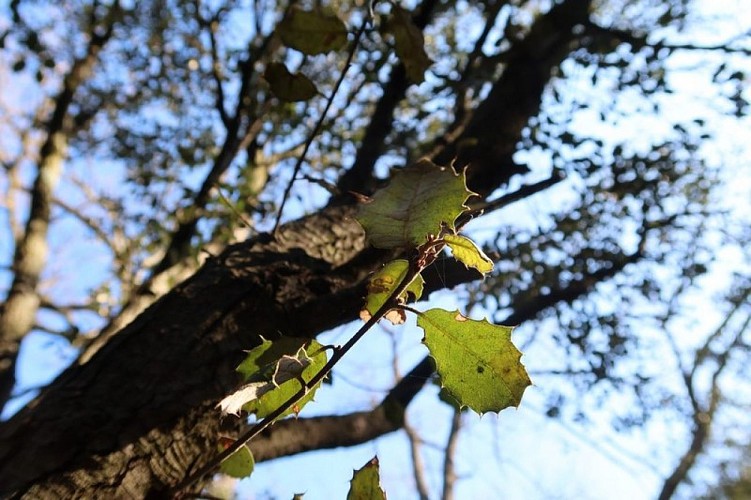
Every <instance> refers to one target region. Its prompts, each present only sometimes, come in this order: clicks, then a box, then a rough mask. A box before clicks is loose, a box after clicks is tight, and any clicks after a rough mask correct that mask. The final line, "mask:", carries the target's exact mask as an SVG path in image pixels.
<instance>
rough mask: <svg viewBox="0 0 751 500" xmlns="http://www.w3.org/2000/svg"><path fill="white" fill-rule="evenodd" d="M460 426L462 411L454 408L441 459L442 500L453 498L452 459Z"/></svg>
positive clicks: (453, 475) (454, 481)
mask: <svg viewBox="0 0 751 500" xmlns="http://www.w3.org/2000/svg"><path fill="white" fill-rule="evenodd" d="M461 427H462V411H461V410H460V409H459V408H454V414H453V416H452V417H451V430H450V431H449V437H448V441H447V443H446V452H445V454H444V459H443V495H442V496H441V498H442V500H454V484H455V483H456V470H455V465H454V459H455V458H456V449H457V444H458V442H459V430H460V429H461Z"/></svg>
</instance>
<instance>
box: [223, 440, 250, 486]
mask: <svg viewBox="0 0 751 500" xmlns="http://www.w3.org/2000/svg"><path fill="white" fill-rule="evenodd" d="M220 451H221V450H220ZM254 467H255V460H253V454H252V453H251V452H250V449H249V448H248V447H247V446H242V447H240V449H238V450H237V451H236V452H234V453H233V454H232V455H230V456H229V457H228V458H227V459H226V460H225V461H224V462H222V464H221V465H220V466H219V470H220V471H221V472H223V473H224V474H227V475H228V476H231V477H236V478H238V479H242V478H244V477H248V476H250V475H251V474H252V473H253V468H254Z"/></svg>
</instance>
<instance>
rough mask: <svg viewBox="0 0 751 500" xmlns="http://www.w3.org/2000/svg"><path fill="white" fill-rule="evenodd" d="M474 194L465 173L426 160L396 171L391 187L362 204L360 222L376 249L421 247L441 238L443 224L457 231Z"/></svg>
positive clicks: (380, 191)
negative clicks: (458, 220)
mask: <svg viewBox="0 0 751 500" xmlns="http://www.w3.org/2000/svg"><path fill="white" fill-rule="evenodd" d="M473 194H474V193H472V192H471V191H469V190H468V189H467V183H466V179H465V175H464V172H461V173H459V174H457V173H455V172H454V170H453V169H452V168H450V167H439V166H437V165H435V164H434V163H433V162H431V161H430V160H426V159H423V160H420V161H418V162H417V163H415V164H413V165H410V166H409V167H407V168H405V169H402V170H400V171H398V172H396V173H395V174H394V176H393V178H392V180H391V183H390V184H389V185H388V186H387V187H385V188H384V189H381V190H379V191H377V192H376V193H375V194H374V195H373V198H372V200H371V201H370V202H369V203H364V204H362V205H360V211H359V214H358V216H357V220H358V221H359V222H360V224H362V226H363V228H364V229H365V233H366V234H367V235H368V238H369V240H370V242H371V243H372V244H373V246H375V247H378V248H399V247H410V246H419V245H422V244H423V243H425V242H426V241H427V237H428V235H429V234H433V235H438V233H439V232H440V231H441V225H442V224H446V225H447V226H448V227H449V228H452V229H453V228H454V221H455V220H456V218H457V217H458V216H459V214H461V213H462V212H464V211H466V210H467V207H466V206H465V205H464V202H465V201H467V199H468V198H469V197H470V196H472V195H473Z"/></svg>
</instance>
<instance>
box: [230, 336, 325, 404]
mask: <svg viewBox="0 0 751 500" xmlns="http://www.w3.org/2000/svg"><path fill="white" fill-rule="evenodd" d="M326 360H327V356H326V350H325V349H324V348H323V346H322V345H321V344H320V343H319V342H317V341H316V340H311V339H306V338H295V337H282V338H280V339H278V340H275V341H273V342H272V341H269V340H265V339H264V340H263V341H262V342H261V344H260V345H259V346H256V347H254V348H253V349H251V350H250V351H249V352H248V355H247V356H246V357H245V359H244V360H243V362H242V363H240V365H239V366H238V367H237V371H238V372H240V373H241V374H242V375H243V378H244V379H245V381H246V382H248V383H247V384H245V385H243V386H242V387H241V388H240V389H238V390H237V391H235V392H234V393H232V394H230V395H229V396H227V397H226V398H224V399H222V401H221V402H220V403H219V405H218V406H219V407H220V408H221V410H222V412H223V413H225V414H229V413H232V414H239V413H240V410H241V409H242V410H245V411H247V412H248V413H255V414H256V416H257V417H258V418H263V417H265V416H266V415H268V414H269V413H271V412H273V411H274V410H276V409H277V408H278V407H279V406H281V405H282V404H284V402H285V401H287V400H288V399H289V398H291V397H292V396H293V395H294V394H295V393H296V392H297V391H299V390H300V388H301V385H300V381H299V378H302V379H304V380H305V381H306V382H307V381H309V380H310V379H312V378H313V376H314V375H315V374H316V373H318V372H319V371H320V370H321V368H323V366H324V365H325V364H326ZM320 385H321V384H320V382H319V383H318V384H316V385H315V386H314V387H313V388H311V389H310V391H309V392H308V393H307V394H306V395H305V396H304V397H303V398H302V399H301V400H300V401H299V402H298V403H297V405H295V406H294V407H293V408H291V409H290V410H289V411H287V412H285V413H284V414H282V415H281V417H284V416H287V415H290V414H292V413H295V414H297V413H299V412H300V410H301V409H302V407H303V406H305V404H307V403H308V402H310V401H311V400H312V399H313V397H314V395H315V392H316V390H318V388H319V387H320ZM281 417H280V418H281Z"/></svg>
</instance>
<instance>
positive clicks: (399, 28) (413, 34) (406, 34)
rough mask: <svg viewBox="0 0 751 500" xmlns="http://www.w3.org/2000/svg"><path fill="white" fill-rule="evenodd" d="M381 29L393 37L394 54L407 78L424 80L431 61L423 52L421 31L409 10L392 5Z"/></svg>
mask: <svg viewBox="0 0 751 500" xmlns="http://www.w3.org/2000/svg"><path fill="white" fill-rule="evenodd" d="M382 31H384V32H386V33H390V34H391V35H392V36H393V37H394V45H395V49H396V55H397V57H399V60H400V61H401V62H402V64H403V65H404V69H405V70H406V72H407V78H409V79H410V81H412V82H413V83H417V84H419V83H422V82H423V81H424V80H425V71H426V70H427V69H428V68H429V67H430V65H431V64H433V61H431V60H430V58H429V57H428V54H426V53H425V39H424V37H423V35H422V31H421V30H420V28H418V27H417V26H415V23H413V22H412V16H410V14H409V12H408V11H406V10H404V9H403V8H401V7H399V6H398V5H393V6H392V11H391V15H390V16H389V18H388V20H387V21H386V22H385V23H384V24H383V25H382Z"/></svg>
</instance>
